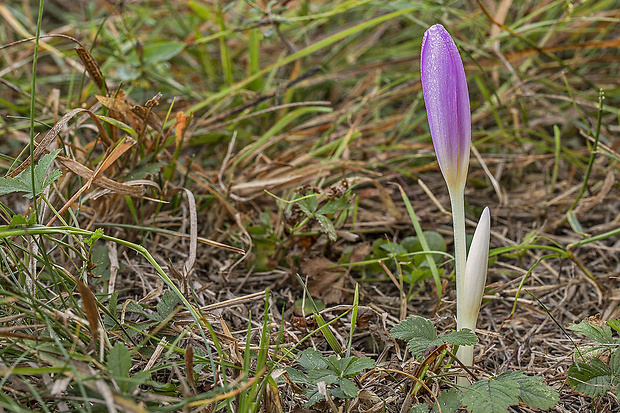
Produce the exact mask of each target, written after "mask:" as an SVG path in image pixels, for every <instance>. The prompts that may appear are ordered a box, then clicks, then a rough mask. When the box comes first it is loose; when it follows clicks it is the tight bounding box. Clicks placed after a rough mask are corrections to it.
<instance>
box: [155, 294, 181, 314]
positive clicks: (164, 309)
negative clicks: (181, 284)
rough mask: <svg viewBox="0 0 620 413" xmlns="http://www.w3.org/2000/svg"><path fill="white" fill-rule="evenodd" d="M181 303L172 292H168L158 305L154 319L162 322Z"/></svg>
mask: <svg viewBox="0 0 620 413" xmlns="http://www.w3.org/2000/svg"><path fill="white" fill-rule="evenodd" d="M178 302H179V297H178V296H177V295H176V294H175V293H174V292H172V291H170V290H167V291H166V292H165V293H164V295H162V297H161V300H159V302H158V303H157V314H152V318H153V319H155V320H157V321H162V320H164V319H165V318H166V317H168V316H169V315H170V313H172V311H173V310H174V309H175V308H176V306H177V303H178Z"/></svg>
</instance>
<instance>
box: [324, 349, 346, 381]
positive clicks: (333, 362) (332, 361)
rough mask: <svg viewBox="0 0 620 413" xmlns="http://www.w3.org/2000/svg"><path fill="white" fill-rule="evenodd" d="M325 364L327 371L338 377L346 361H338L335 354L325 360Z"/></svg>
mask: <svg viewBox="0 0 620 413" xmlns="http://www.w3.org/2000/svg"><path fill="white" fill-rule="evenodd" d="M325 362H326V363H327V368H328V369H330V370H331V371H333V372H334V373H336V375H338V376H340V375H341V374H342V369H343V368H344V367H346V363H347V362H348V360H343V359H338V357H336V355H335V354H332V355H331V356H329V357H327V358H326V359H325Z"/></svg>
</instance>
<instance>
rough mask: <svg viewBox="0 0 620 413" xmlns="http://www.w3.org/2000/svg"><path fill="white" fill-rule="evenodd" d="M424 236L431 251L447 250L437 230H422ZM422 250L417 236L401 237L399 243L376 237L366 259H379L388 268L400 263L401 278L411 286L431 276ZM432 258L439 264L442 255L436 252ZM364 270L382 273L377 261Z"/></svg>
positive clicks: (370, 273) (391, 268) (370, 272)
mask: <svg viewBox="0 0 620 413" xmlns="http://www.w3.org/2000/svg"><path fill="white" fill-rule="evenodd" d="M424 237H425V238H426V242H427V243H428V247H429V249H430V250H431V251H436V252H443V253H445V252H446V251H447V247H446V241H445V240H444V238H443V237H442V236H441V234H439V233H438V232H435V231H424ZM423 252H424V249H423V248H422V244H421V242H420V240H419V238H418V237H417V236H413V237H406V238H403V240H402V241H401V242H400V243H396V242H392V241H388V240H385V239H377V240H375V242H373V244H372V252H371V253H370V254H369V255H368V257H367V261H370V260H373V261H378V260H381V261H383V263H384V264H385V265H386V266H387V267H388V268H389V269H390V270H396V263H397V262H398V263H400V271H402V274H403V280H404V281H405V282H406V283H408V284H410V285H412V286H413V285H415V284H417V283H418V282H420V281H423V280H426V279H428V278H431V277H433V273H432V271H431V269H430V266H429V264H428V261H427V259H426V255H425V254H423ZM433 260H434V261H435V263H437V264H439V263H440V262H441V261H442V260H443V257H442V256H441V255H439V254H436V255H433ZM364 271H365V273H366V274H369V275H372V274H382V273H384V270H383V268H382V267H381V265H379V264H378V262H373V263H371V264H368V265H366V266H365V267H364ZM440 274H443V270H440Z"/></svg>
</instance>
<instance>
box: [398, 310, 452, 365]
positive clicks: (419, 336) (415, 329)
mask: <svg viewBox="0 0 620 413" xmlns="http://www.w3.org/2000/svg"><path fill="white" fill-rule="evenodd" d="M390 337H391V338H400V339H402V340H405V341H407V348H409V351H411V354H413V355H414V356H415V357H417V358H421V357H422V353H424V351H425V350H426V349H428V348H430V347H434V346H438V345H441V344H443V340H442V339H441V338H438V337H437V329H436V328H435V326H434V325H433V323H431V322H430V321H429V320H427V319H425V318H422V317H408V318H407V319H405V320H403V321H401V322H400V323H399V324H397V325H396V326H394V328H392V330H391V331H390Z"/></svg>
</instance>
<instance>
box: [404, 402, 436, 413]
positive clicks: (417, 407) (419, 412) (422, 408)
mask: <svg viewBox="0 0 620 413" xmlns="http://www.w3.org/2000/svg"><path fill="white" fill-rule="evenodd" d="M428 412H429V410H428V406H427V405H425V404H424V403H418V404H414V405H413V406H411V410H409V413H428ZM442 413H443V411H442Z"/></svg>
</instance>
